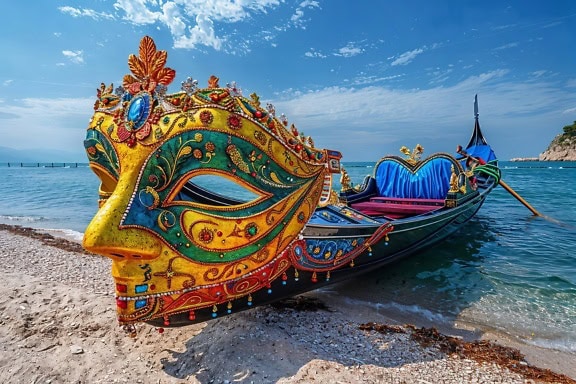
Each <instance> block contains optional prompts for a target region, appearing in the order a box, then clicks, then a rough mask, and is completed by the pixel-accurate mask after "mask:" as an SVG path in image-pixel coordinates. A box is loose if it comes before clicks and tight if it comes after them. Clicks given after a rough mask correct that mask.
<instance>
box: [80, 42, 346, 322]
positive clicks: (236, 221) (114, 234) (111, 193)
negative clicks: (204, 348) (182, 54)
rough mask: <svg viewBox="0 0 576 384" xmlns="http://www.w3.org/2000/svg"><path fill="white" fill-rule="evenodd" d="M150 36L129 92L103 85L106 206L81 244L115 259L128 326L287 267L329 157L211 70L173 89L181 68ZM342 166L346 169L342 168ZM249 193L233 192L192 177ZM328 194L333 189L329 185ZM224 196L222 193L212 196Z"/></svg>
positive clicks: (229, 292)
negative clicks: (204, 82) (202, 83)
mask: <svg viewBox="0 0 576 384" xmlns="http://www.w3.org/2000/svg"><path fill="white" fill-rule="evenodd" d="M166 59H167V53H166V52H165V51H157V50H156V46H155V44H154V41H153V40H152V39H151V38H149V37H144V38H143V39H142V41H141V43H140V50H139V56H135V55H130V57H129V59H128V63H129V68H130V71H131V72H132V74H129V75H126V76H125V77H124V79H123V85H122V87H121V88H119V89H118V90H116V92H114V90H113V86H112V85H110V86H106V85H105V84H102V85H101V87H100V89H99V90H98V99H97V101H96V103H95V105H94V110H95V112H94V115H93V117H92V119H91V121H90V123H89V127H88V130H87V135H86V140H85V147H86V152H87V154H88V158H89V161H90V167H91V169H92V170H93V171H94V172H95V173H96V175H97V176H98V177H99V178H100V180H101V185H100V191H99V194H100V208H99V210H98V212H97V213H96V215H95V216H94V218H93V220H92V221H91V223H90V225H89V226H88V228H87V229H86V231H85V235H84V242H83V245H84V247H85V248H86V249H87V250H89V251H91V252H94V253H98V254H101V255H104V256H106V257H109V258H111V259H112V260H113V264H112V275H113V277H114V280H115V283H116V297H117V299H116V301H117V311H118V319H119V321H120V323H121V324H131V323H135V322H138V321H149V320H153V319H161V320H163V321H164V322H165V324H166V325H168V324H169V322H170V316H171V315H174V314H182V313H186V314H188V315H189V317H190V319H191V320H193V319H194V316H195V315H194V311H196V310H199V309H202V308H212V307H213V308H216V307H217V306H219V305H224V304H226V305H228V306H230V305H232V303H233V302H234V300H236V299H239V298H244V299H246V297H250V295H251V294H253V293H254V292H256V291H258V290H262V289H266V287H267V286H269V284H270V282H271V281H273V280H274V279H276V278H278V277H279V276H280V275H281V274H283V273H284V271H285V270H286V269H287V268H288V267H289V260H288V258H287V257H286V256H285V252H284V251H285V250H286V249H287V248H288V247H289V245H290V244H291V242H293V241H294V240H295V239H296V238H297V237H298V236H299V234H300V232H301V231H302V229H303V227H304V225H305V224H306V222H307V221H308V219H309V218H310V216H311V215H312V213H313V211H314V209H315V208H316V207H317V205H318V204H319V202H320V201H321V198H322V196H325V192H326V190H325V189H326V186H327V184H329V182H330V177H329V173H330V172H331V171H333V170H332V169H330V163H331V161H330V160H331V158H332V159H333V161H334V159H336V160H335V161H337V159H339V153H337V152H329V151H325V150H318V149H315V148H314V146H313V143H312V141H311V140H310V139H305V138H304V137H303V135H301V134H299V133H298V132H297V131H296V128H294V127H293V126H292V127H290V128H288V123H287V121H286V119H285V118H283V117H280V118H278V117H276V116H275V112H274V108H273V106H271V105H268V107H267V108H262V106H261V105H260V102H259V100H258V96H256V95H255V94H253V95H251V98H250V99H248V98H245V97H243V96H241V94H240V92H239V91H238V90H237V89H235V88H234V87H233V86H226V87H220V86H219V84H218V78H216V77H214V76H213V77H211V78H210V80H209V83H208V87H206V88H199V87H198V85H197V83H196V82H195V81H192V80H191V79H189V80H187V81H186V82H184V83H183V86H182V90H181V91H179V92H177V93H173V94H168V93H167V86H168V85H169V84H170V83H171V82H172V80H173V79H174V77H175V71H174V70H172V69H170V68H168V67H166V66H165V64H166ZM335 171H338V169H336V170H335ZM204 175H210V176H212V177H215V176H218V177H221V178H224V179H226V180H228V181H231V182H233V183H234V184H235V185H238V186H241V187H242V188H244V189H246V190H248V191H249V192H250V196H251V198H250V199H248V200H245V199H234V198H224V197H222V196H221V195H222V194H221V193H214V191H212V192H210V191H208V190H207V189H206V188H205V187H203V188H199V187H198V185H197V184H195V183H194V180H195V178H199V177H202V176H204ZM323 189H324V191H323ZM215 192H222V191H215Z"/></svg>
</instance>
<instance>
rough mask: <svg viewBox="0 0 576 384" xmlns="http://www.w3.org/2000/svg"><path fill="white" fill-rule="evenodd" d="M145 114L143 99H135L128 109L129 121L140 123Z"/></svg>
mask: <svg viewBox="0 0 576 384" xmlns="http://www.w3.org/2000/svg"><path fill="white" fill-rule="evenodd" d="M143 113H144V99H143V98H142V97H137V98H135V99H134V100H133V101H132V103H130V108H128V120H130V121H138V120H140V118H141V117H142V114H143Z"/></svg>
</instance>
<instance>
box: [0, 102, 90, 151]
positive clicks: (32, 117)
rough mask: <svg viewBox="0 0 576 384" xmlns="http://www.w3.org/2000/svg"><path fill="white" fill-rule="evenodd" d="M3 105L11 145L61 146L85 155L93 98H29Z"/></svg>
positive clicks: (62, 148) (7, 135)
mask: <svg viewBox="0 0 576 384" xmlns="http://www.w3.org/2000/svg"><path fill="white" fill-rule="evenodd" d="M0 105H1V107H2V111H3V112H4V113H5V114H7V116H8V117H6V118H8V119H10V126H11V127H12V129H10V130H8V131H7V132H6V133H5V137H4V139H5V143H10V147H12V148H20V149H22V148H49V149H60V150H65V151H72V152H77V153H79V154H80V155H82V153H83V151H84V149H83V147H82V141H83V139H84V135H85V134H86V128H87V126H88V119H89V118H90V116H91V111H92V107H93V105H94V98H56V99H47V98H27V99H20V100H15V101H14V102H13V103H11V104H6V103H1V102H0ZM79 158H81V157H79Z"/></svg>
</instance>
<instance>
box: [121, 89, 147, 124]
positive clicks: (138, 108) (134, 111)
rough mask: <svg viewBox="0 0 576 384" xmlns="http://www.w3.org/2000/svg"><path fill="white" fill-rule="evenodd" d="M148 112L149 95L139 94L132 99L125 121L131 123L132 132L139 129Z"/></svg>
mask: <svg viewBox="0 0 576 384" xmlns="http://www.w3.org/2000/svg"><path fill="white" fill-rule="evenodd" d="M149 112H150V95H148V94H140V95H138V96H136V97H134V98H133V99H132V101H131V102H130V105H129V106H128V113H127V114H126V119H127V120H128V121H129V122H132V127H133V129H134V130H137V129H140V128H141V127H142V126H143V125H144V123H145V122H146V119H148V115H149Z"/></svg>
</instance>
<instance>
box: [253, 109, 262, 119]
mask: <svg viewBox="0 0 576 384" xmlns="http://www.w3.org/2000/svg"><path fill="white" fill-rule="evenodd" d="M254 116H256V117H257V118H261V117H262V112H260V111H256V113H255V114H254Z"/></svg>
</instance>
